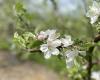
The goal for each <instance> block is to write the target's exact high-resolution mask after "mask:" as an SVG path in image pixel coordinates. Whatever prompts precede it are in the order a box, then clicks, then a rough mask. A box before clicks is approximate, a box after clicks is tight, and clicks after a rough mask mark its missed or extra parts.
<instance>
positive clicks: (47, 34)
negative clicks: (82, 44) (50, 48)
mask: <svg viewBox="0 0 100 80" xmlns="http://www.w3.org/2000/svg"><path fill="white" fill-rule="evenodd" d="M59 36H60V35H58V34H56V30H46V31H41V32H40V33H39V34H38V35H37V38H38V40H45V39H48V40H55V39H57V38H58V37H59Z"/></svg>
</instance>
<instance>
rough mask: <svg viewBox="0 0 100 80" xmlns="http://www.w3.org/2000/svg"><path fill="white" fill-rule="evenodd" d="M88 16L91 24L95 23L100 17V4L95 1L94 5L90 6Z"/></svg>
mask: <svg viewBox="0 0 100 80" xmlns="http://www.w3.org/2000/svg"><path fill="white" fill-rule="evenodd" d="M86 16H87V17H90V19H91V24H93V23H95V22H96V21H97V19H98V17H99V16H100V3H97V2H96V1H93V5H92V6H90V9H89V11H88V12H87V14H86Z"/></svg>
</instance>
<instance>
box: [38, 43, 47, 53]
mask: <svg viewBox="0 0 100 80" xmlns="http://www.w3.org/2000/svg"><path fill="white" fill-rule="evenodd" d="M40 50H41V51H42V52H47V51H48V45H47V44H43V45H41V46H40Z"/></svg>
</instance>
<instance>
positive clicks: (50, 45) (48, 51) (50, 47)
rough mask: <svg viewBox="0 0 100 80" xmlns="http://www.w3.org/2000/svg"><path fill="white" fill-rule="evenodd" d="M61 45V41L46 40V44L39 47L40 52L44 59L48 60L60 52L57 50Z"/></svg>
mask: <svg viewBox="0 0 100 80" xmlns="http://www.w3.org/2000/svg"><path fill="white" fill-rule="evenodd" d="M60 45H61V41H60V40H59V39H56V40H53V41H50V40H47V44H43V45H41V46H40V50H41V51H42V52H43V53H44V57H45V58H46V59H49V58H50V57H51V55H58V54H59V53H60V52H59V50H58V49H57V47H59V46H60Z"/></svg>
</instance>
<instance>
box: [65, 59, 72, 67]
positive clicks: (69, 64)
mask: <svg viewBox="0 0 100 80" xmlns="http://www.w3.org/2000/svg"><path fill="white" fill-rule="evenodd" d="M73 65H74V60H73V59H66V67H67V68H71V67H73Z"/></svg>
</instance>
